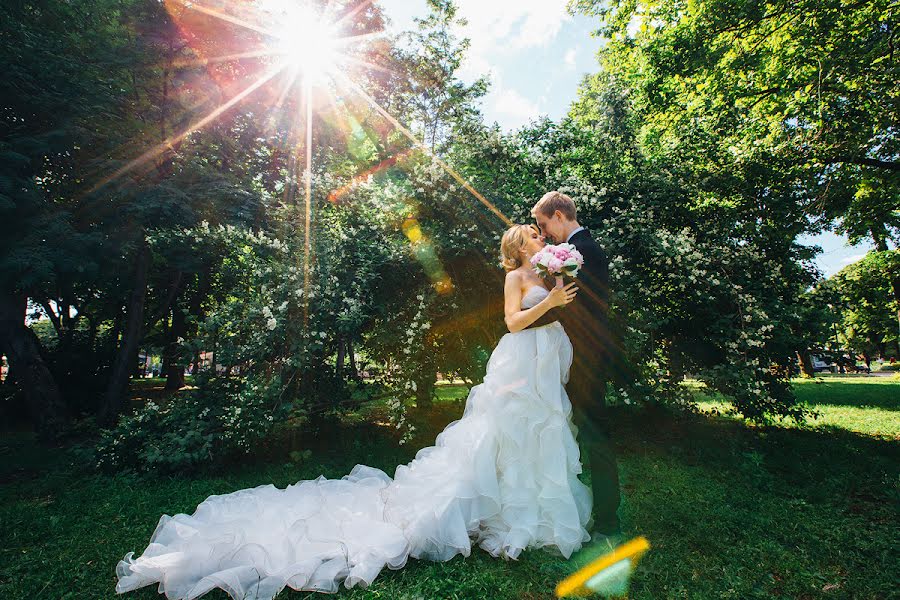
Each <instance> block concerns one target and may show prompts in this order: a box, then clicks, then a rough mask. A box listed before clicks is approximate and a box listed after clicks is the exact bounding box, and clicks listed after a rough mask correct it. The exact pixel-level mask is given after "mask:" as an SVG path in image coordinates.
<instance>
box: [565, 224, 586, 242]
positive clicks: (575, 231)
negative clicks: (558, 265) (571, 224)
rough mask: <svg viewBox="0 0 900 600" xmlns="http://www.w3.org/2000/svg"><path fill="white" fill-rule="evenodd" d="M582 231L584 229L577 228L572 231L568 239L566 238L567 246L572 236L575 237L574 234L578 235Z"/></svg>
mask: <svg viewBox="0 0 900 600" xmlns="http://www.w3.org/2000/svg"><path fill="white" fill-rule="evenodd" d="M582 229H584V227H578V228H577V229H575V230H573V231H572V233H570V234H569V237H567V238H566V243H567V244H568V243H569V240H571V239H572V236H573V235H575V234H576V233H578V232H579V231H581V230H582Z"/></svg>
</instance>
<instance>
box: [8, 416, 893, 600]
mask: <svg viewBox="0 0 900 600" xmlns="http://www.w3.org/2000/svg"><path fill="white" fill-rule="evenodd" d="M463 406H464V405H463V402H462V401H452V400H450V401H445V402H440V403H436V404H435V405H434V407H433V409H432V410H430V411H428V412H417V411H413V412H412V414H411V418H412V420H413V421H414V422H415V423H416V426H417V427H418V434H417V436H416V438H415V439H414V440H413V441H412V442H411V443H409V444H407V445H405V446H399V445H398V444H397V438H398V433H397V431H396V430H395V429H393V428H391V427H390V426H389V425H387V424H381V425H379V424H378V423H383V421H382V420H381V419H380V418H379V417H380V415H379V413H378V411H377V410H376V411H373V412H372V413H371V414H370V415H369V416H370V417H371V419H365V420H361V421H360V420H356V421H352V420H351V422H348V423H337V424H332V425H331V426H329V427H323V428H321V429H319V430H318V431H304V430H302V429H290V430H283V431H281V432H280V433H279V435H276V436H273V437H272V438H271V439H270V440H268V441H267V442H266V443H265V444H264V445H262V446H260V448H259V449H258V451H257V453H256V454H254V455H253V456H249V457H244V458H241V459H240V460H235V461H232V462H230V463H229V464H228V465H227V466H218V467H215V468H210V469H208V470H206V471H205V472H203V473H195V474H185V475H172V476H164V475H117V476H105V475H98V474H95V473H92V472H91V471H90V470H89V469H88V467H87V466H86V465H83V464H79V463H78V462H77V455H75V454H73V453H72V452H70V451H69V450H67V449H49V450H41V449H39V448H38V447H37V446H36V445H35V443H34V439H33V436H30V434H21V433H20V434H16V435H14V436H4V438H3V441H2V442H0V458H2V459H3V463H4V466H3V468H2V469H0V473H3V474H5V476H6V478H5V479H4V480H3V481H0V501H2V504H0V522H2V524H3V528H2V529H3V532H2V545H0V547H2V548H5V549H10V553H9V554H7V555H6V558H7V559H8V560H9V562H8V569H7V570H6V573H5V574H4V576H2V577H0V593H2V594H3V595H5V596H8V597H42V593H40V592H43V593H44V595H46V596H47V597H72V598H88V597H90V598H94V597H112V589H113V587H114V585H115V575H114V567H115V563H116V561H118V560H119V559H120V558H121V557H122V556H123V555H124V554H125V552H128V551H130V550H136V551H137V552H138V553H140V552H141V551H142V550H143V549H144V547H145V545H146V542H147V540H148V539H149V535H150V534H151V533H152V532H153V529H154V528H155V525H156V522H157V520H158V518H159V516H160V515H161V514H163V513H167V514H174V513H175V512H188V513H190V512H192V511H193V509H194V507H195V506H196V504H197V503H198V502H200V501H202V500H203V499H204V498H206V497H207V496H208V495H210V494H220V493H228V492H231V491H235V490H238V489H242V488H246V487H252V486H256V485H261V484H268V483H271V484H274V485H275V486H277V487H281V488H283V487H285V486H286V485H288V484H290V483H295V482H296V481H298V480H301V479H313V478H315V477H317V476H318V475H320V474H322V475H325V476H326V477H331V478H337V477H341V476H343V475H344V474H346V473H348V472H349V471H350V469H351V468H352V467H353V465H355V464H357V463H364V464H368V465H370V466H373V467H377V468H381V469H383V470H384V471H385V472H387V473H388V474H389V475H392V474H393V472H394V468H395V467H396V466H397V465H399V464H404V463H406V462H408V461H409V460H411V459H412V458H413V456H414V455H415V453H416V451H417V450H419V449H420V448H422V447H424V446H428V445H431V444H433V443H434V437H435V435H436V434H437V433H439V432H440V431H441V430H442V429H443V428H444V427H445V426H446V425H447V424H448V423H450V422H451V421H453V420H455V419H457V418H459V417H460V415H461V414H462V410H463ZM612 414H613V430H614V431H615V438H614V441H615V444H616V448H617V452H618V456H619V465H620V472H621V476H622V486H623V505H622V508H621V514H622V517H623V522H624V527H625V531H626V533H628V534H629V535H637V534H644V535H647V537H648V538H649V539H650V541H651V544H652V545H653V549H652V551H651V552H650V553H649V554H648V556H647V558H646V559H645V560H644V561H643V562H642V563H641V568H640V569H639V571H638V573H637V575H636V578H635V582H634V586H633V588H632V594H631V598H634V599H641V598H648V599H649V598H672V597H691V598H729V597H730V598H779V597H780V598H818V597H833V598H882V597H888V596H889V595H890V593H891V590H892V589H893V587H892V586H893V581H892V572H893V568H892V565H893V566H896V561H897V552H896V550H895V549H892V548H893V546H894V544H893V534H892V532H893V531H896V529H897V512H896V506H897V502H898V500H900V493H898V465H900V446H898V444H897V443H896V442H892V441H889V440H885V439H879V438H873V437H868V436H865V435H860V434H856V433H853V432H850V431H847V430H844V429H840V428H824V427H820V428H816V429H787V428H779V427H751V426H748V425H746V424H744V423H742V422H739V421H735V420H732V419H726V418H714V417H706V416H702V415H692V414H670V413H654V412H650V411H646V410H645V411H637V410H629V409H615V410H613V413H612ZM381 416H383V415H381ZM292 450H311V452H312V456H311V457H310V458H309V459H307V460H300V461H292V460H291V459H290V453H291V451H292ZM9 465H19V466H18V467H16V466H9ZM17 469H20V470H18V471H17ZM21 469H24V470H21ZM21 475H27V476H25V477H20V476H21ZM47 557H52V563H50V564H49V566H48V565H47V564H45V562H44V561H45V560H47ZM579 561H582V562H583V556H582V557H579V556H575V557H573V559H572V560H568V561H567V560H564V559H562V558H560V557H554V556H552V555H549V554H547V553H545V552H541V551H529V552H526V553H524V554H523V556H522V557H521V558H520V560H519V561H518V562H515V563H504V562H501V561H498V560H496V559H492V558H490V557H489V556H487V555H486V554H485V553H483V552H481V551H479V550H473V553H472V555H471V556H469V557H466V558H464V557H456V558H455V559H453V560H451V561H449V562H448V563H428V562H425V561H410V562H409V564H408V565H407V566H406V567H405V568H404V569H402V570H400V571H388V570H385V571H384V572H383V573H382V574H381V575H380V576H379V578H378V579H377V580H376V582H375V583H374V584H373V586H372V587H371V588H370V589H368V590H351V591H348V590H344V589H342V590H341V593H340V596H341V597H350V598H403V597H408V598H415V597H423V598H448V597H458V598H470V597H491V598H510V599H512V598H545V599H549V598H552V589H553V585H554V584H555V582H556V581H559V580H560V579H562V578H563V577H564V576H566V575H567V574H568V573H570V572H571V571H572V570H574V569H575V568H576V566H577V565H578V564H580V562H579ZM47 592H52V593H49V594H48V593H47ZM61 592H65V593H61ZM67 594H68V595H67ZM283 596H284V597H307V596H311V595H309V594H303V595H300V594H295V593H290V592H288V593H285V594H284V595H283ZM157 597H159V596H158V595H157V594H156V592H155V590H154V589H152V588H151V589H144V590H141V591H139V592H137V593H134V594H129V595H128V596H126V597H125V598H148V599H149V598H157ZM209 597H210V598H224V597H225V596H224V595H223V594H219V593H216V594H211V595H210V596H209Z"/></svg>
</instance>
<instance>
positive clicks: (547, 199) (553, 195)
mask: <svg viewBox="0 0 900 600" xmlns="http://www.w3.org/2000/svg"><path fill="white" fill-rule="evenodd" d="M556 211H559V212H561V213H562V214H563V216H564V217H566V218H567V219H568V220H570V221H575V220H576V218H575V217H576V211H575V201H574V200H572V199H571V198H569V197H568V196H566V195H565V194H563V193H562V192H558V191H556V190H553V191H552V192H547V193H546V194H544V195H543V196H542V197H541V199H540V200H538V201H537V204H535V205H534V207H533V208H532V209H531V214H532V215H537V214H538V213H541V214H542V215H545V216H548V217H552V216H553V214H554V213H555V212H556Z"/></svg>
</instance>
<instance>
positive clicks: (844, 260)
mask: <svg viewBox="0 0 900 600" xmlns="http://www.w3.org/2000/svg"><path fill="white" fill-rule="evenodd" d="M865 257H866V255H865V254H854V255H852V256H845V257H844V258H842V259H841V264H842V265H849V264H852V263H855V262H856V261H859V260H862V259H864V258H865Z"/></svg>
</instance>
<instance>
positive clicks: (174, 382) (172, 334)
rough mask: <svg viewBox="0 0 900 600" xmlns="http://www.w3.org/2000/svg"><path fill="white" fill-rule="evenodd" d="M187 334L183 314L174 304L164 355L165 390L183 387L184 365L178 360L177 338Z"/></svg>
mask: <svg viewBox="0 0 900 600" xmlns="http://www.w3.org/2000/svg"><path fill="white" fill-rule="evenodd" d="M186 333H187V323H186V322H185V319H184V313H183V312H181V309H180V308H179V307H178V304H177V303H175V304H174V305H173V306H172V329H171V330H170V331H169V338H170V339H169V344H168V346H166V350H165V354H166V355H167V356H168V362H167V364H166V389H167V390H180V389H181V388H183V387H184V364H182V362H181V360H180V359H179V356H178V354H179V352H180V350H179V344H178V338H183V337H184V336H185V335H186Z"/></svg>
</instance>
